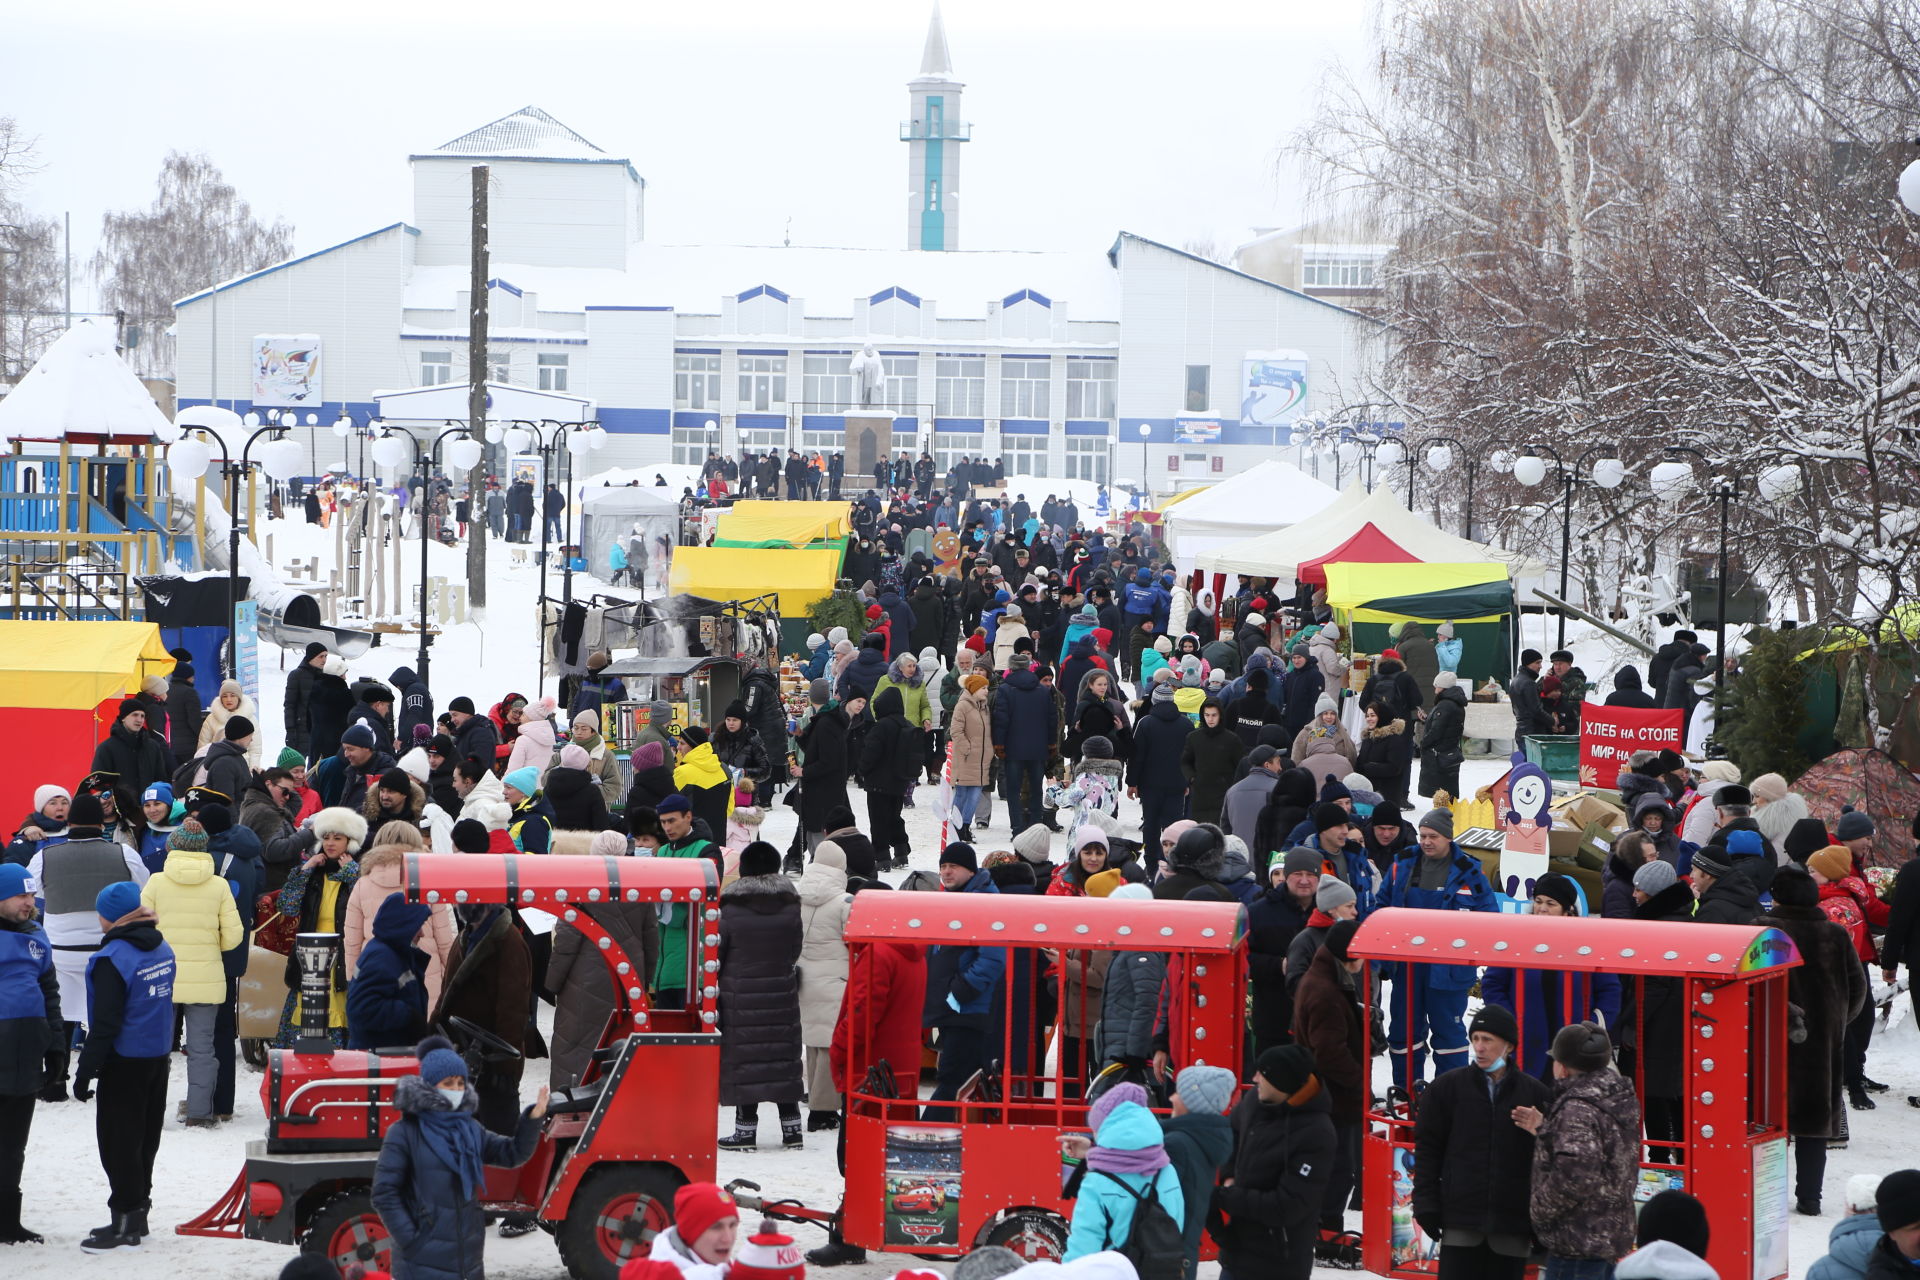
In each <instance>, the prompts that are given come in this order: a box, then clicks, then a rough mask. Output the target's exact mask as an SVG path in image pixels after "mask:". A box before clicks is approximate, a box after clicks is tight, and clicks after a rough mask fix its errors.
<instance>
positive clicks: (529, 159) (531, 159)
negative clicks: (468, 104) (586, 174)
mask: <svg viewBox="0 0 1920 1280" xmlns="http://www.w3.org/2000/svg"><path fill="white" fill-rule="evenodd" d="M415 160H458V161H461V162H463V163H465V164H467V165H468V166H472V165H475V164H480V163H483V162H485V161H488V160H501V161H506V160H511V161H512V162H513V163H515V164H617V165H619V166H620V167H621V168H623V169H625V170H626V171H627V176H628V177H629V178H632V179H633V180H634V181H635V182H637V183H639V184H640V185H641V186H642V187H644V186H646V185H647V180H646V179H645V178H643V177H641V176H640V171H639V170H638V169H636V168H634V167H633V161H631V160H622V159H620V158H618V157H617V156H608V157H607V158H606V159H604V160H590V159H587V158H586V157H584V156H582V157H579V158H577V159H576V158H573V157H569V156H516V155H497V156H482V155H471V156H470V155H457V156H450V155H445V154H442V153H440V152H435V151H426V152H422V153H420V154H418V155H411V156H408V157H407V161H408V163H412V162H413V161H415Z"/></svg>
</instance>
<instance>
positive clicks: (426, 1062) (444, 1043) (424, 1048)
mask: <svg viewBox="0 0 1920 1280" xmlns="http://www.w3.org/2000/svg"><path fill="white" fill-rule="evenodd" d="M413 1052H414V1056H415V1057H417V1058H419V1059H420V1078H421V1079H422V1080H425V1081H426V1082H427V1083H428V1084H439V1083H440V1082H441V1081H442V1080H445V1079H446V1078H447V1077H449V1076H459V1077H461V1078H462V1079H465V1078H466V1074H467V1060H466V1059H465V1058H463V1057H461V1056H460V1055H459V1054H458V1053H455V1052H454V1049H453V1042H452V1041H450V1040H448V1039H447V1038H446V1037H445V1036H428V1037H427V1038H426V1039H425V1040H422V1041H421V1042H420V1043H419V1044H418V1045H417V1046H415V1048H414V1051H413Z"/></svg>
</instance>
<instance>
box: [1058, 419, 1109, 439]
mask: <svg viewBox="0 0 1920 1280" xmlns="http://www.w3.org/2000/svg"><path fill="white" fill-rule="evenodd" d="M1067 434H1068V435H1070V436H1111V435H1112V434H1113V424H1112V423H1110V422H1106V421H1104V420H1102V419H1097V418H1068V419H1067Z"/></svg>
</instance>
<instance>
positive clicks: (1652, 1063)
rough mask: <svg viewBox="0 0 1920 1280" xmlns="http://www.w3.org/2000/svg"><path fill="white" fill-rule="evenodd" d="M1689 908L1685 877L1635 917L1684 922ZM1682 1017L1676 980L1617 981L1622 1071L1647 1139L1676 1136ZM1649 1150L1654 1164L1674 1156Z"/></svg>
mask: <svg viewBox="0 0 1920 1280" xmlns="http://www.w3.org/2000/svg"><path fill="white" fill-rule="evenodd" d="M1640 896H1641V895H1640V894H1638V893H1636V894H1635V895H1634V897H1635V898H1636V899H1639V898H1640ZM1693 906H1694V899H1693V890H1692V889H1691V888H1689V887H1688V885H1687V882H1686V881H1684V880H1677V881H1675V882H1674V883H1672V884H1669V885H1668V886H1667V887H1666V888H1664V889H1661V890H1660V891H1659V892H1657V893H1655V894H1653V895H1652V896H1651V897H1648V898H1646V899H1645V900H1644V901H1640V902H1638V904H1637V905H1636V906H1635V907H1634V909H1633V918H1634V919H1635V920H1652V921H1659V922H1663V923H1683V922H1686V921H1689V920H1692V919H1693ZM1685 1015H1686V995H1685V992H1684V991H1683V990H1682V989H1681V980H1680V979H1679V978H1645V977H1639V976H1636V975H1632V974H1629V975H1626V976H1624V977H1623V978H1622V979H1621V982H1620V1071H1621V1073H1622V1074H1623V1075H1625V1076H1627V1077H1628V1078H1630V1079H1631V1080H1632V1081H1633V1082H1634V1086H1635V1088H1637V1089H1638V1090H1639V1092H1640V1096H1641V1099H1642V1105H1643V1107H1644V1110H1645V1113H1646V1123H1647V1137H1648V1138H1649V1139H1651V1140H1659V1139H1662V1138H1665V1139H1669V1140H1671V1139H1675V1138H1678V1137H1680V1121H1681V1107H1680V1099H1681V1097H1682V1096H1683V1091H1684V1089H1685V1086H1686V1080H1685V1071H1684V1068H1683V1065H1682V1061H1681V1051H1682V1049H1683V1048H1684V1047H1685V1046H1684V1044H1683V1042H1682V1036H1683V1035H1684V1034H1685ZM1648 1150H1649V1154H1650V1156H1651V1158H1652V1159H1653V1160H1654V1161H1656V1162H1662V1163H1664V1162H1666V1161H1667V1160H1668V1159H1670V1158H1671V1159H1677V1158H1678V1153H1677V1151H1675V1150H1674V1149H1673V1148H1669V1147H1659V1146H1655V1147H1650V1148H1649V1149H1648Z"/></svg>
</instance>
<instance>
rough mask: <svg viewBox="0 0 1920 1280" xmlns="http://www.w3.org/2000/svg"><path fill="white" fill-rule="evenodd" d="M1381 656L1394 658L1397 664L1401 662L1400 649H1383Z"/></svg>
mask: <svg viewBox="0 0 1920 1280" xmlns="http://www.w3.org/2000/svg"><path fill="white" fill-rule="evenodd" d="M1380 656H1381V657H1382V658H1392V659H1394V660H1395V661H1396V662H1397V661H1399V660H1400V651H1399V650H1398V649H1382V650H1381V651H1380Z"/></svg>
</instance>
